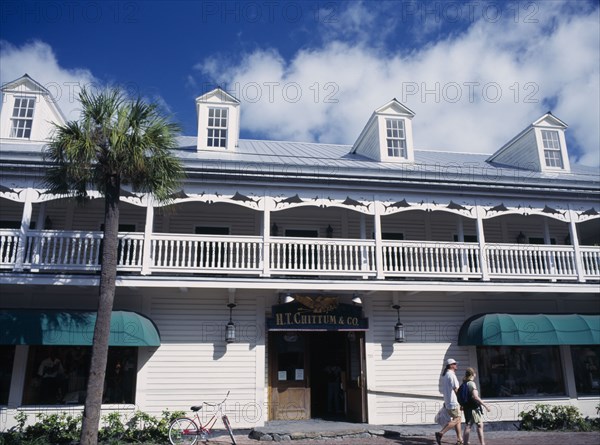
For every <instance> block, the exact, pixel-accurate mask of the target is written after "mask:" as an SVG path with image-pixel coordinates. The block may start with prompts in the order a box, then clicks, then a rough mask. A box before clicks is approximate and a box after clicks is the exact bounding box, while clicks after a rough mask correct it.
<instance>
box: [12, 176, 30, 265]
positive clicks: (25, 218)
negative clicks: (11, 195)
mask: <svg viewBox="0 0 600 445" xmlns="http://www.w3.org/2000/svg"><path fill="white" fill-rule="evenodd" d="M33 192H34V191H33V189H31V188H27V189H25V202H24V203H23V215H22V217H21V230H20V232H19V245H18V246H17V256H16V261H15V267H14V269H13V270H14V271H15V272H22V271H23V263H24V262H25V245H26V244H27V233H28V232H29V225H30V224H31V213H32V210H33V203H32V200H33Z"/></svg>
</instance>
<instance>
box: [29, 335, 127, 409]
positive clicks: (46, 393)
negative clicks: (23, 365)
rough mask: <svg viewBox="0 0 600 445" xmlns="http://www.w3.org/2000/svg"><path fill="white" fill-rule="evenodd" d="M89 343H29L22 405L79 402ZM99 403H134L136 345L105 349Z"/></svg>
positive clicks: (83, 392)
mask: <svg viewBox="0 0 600 445" xmlns="http://www.w3.org/2000/svg"><path fill="white" fill-rule="evenodd" d="M91 353H92V348H91V347H90V346H30V347H29V354H28V357H27V370H26V374H25V388H24V391H23V405H39V404H43V405H63V404H82V403H83V402H84V400H85V393H86V389H87V379H88V374H89V370H90V358H91ZM106 369H107V371H106V380H105V385H104V388H105V389H104V395H103V398H102V402H103V403H135V386H136V374H137V348H127V347H125V348H123V347H119V348H113V347H111V348H109V350H108V363H107V368H106Z"/></svg>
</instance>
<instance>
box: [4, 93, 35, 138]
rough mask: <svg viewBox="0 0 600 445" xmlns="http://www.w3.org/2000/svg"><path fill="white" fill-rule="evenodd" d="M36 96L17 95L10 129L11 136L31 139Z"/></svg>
mask: <svg viewBox="0 0 600 445" xmlns="http://www.w3.org/2000/svg"><path fill="white" fill-rule="evenodd" d="M34 107H35V97H15V106H14V108H13V114H12V119H11V120H12V125H11V129H10V137H11V138H19V139H29V138H30V137H31V128H32V126H33V109H34Z"/></svg>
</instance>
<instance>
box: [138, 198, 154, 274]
mask: <svg viewBox="0 0 600 445" xmlns="http://www.w3.org/2000/svg"><path fill="white" fill-rule="evenodd" d="M147 196H148V199H147V200H146V225H145V226H144V248H143V250H142V272H141V273H142V275H150V274H151V273H152V272H151V271H150V266H152V233H153V230H154V199H153V198H152V196H150V195H147Z"/></svg>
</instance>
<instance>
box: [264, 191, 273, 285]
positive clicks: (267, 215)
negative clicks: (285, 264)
mask: <svg viewBox="0 0 600 445" xmlns="http://www.w3.org/2000/svg"><path fill="white" fill-rule="evenodd" d="M271 202H272V200H271V198H270V197H268V196H267V195H266V194H265V198H264V204H265V208H264V210H263V242H262V245H263V248H262V276H263V277H270V276H271Z"/></svg>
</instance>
